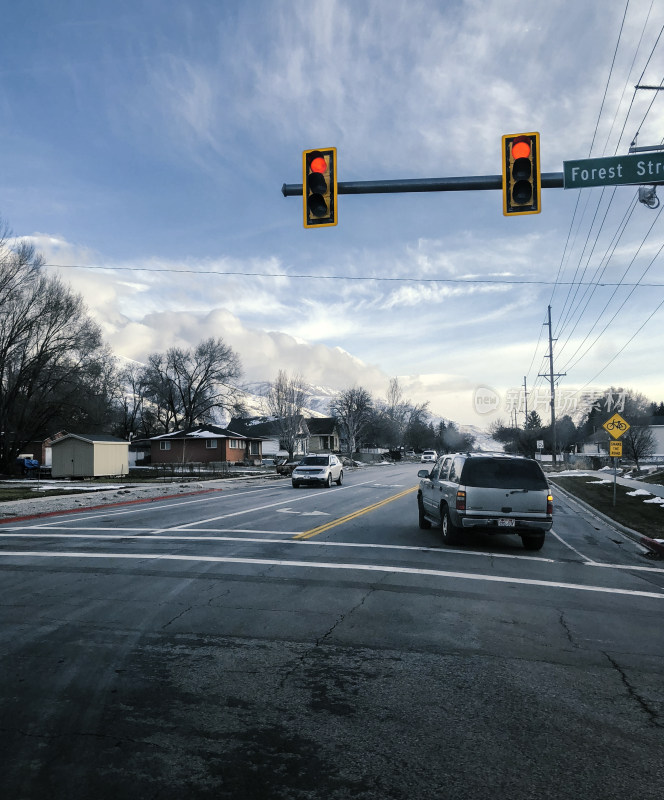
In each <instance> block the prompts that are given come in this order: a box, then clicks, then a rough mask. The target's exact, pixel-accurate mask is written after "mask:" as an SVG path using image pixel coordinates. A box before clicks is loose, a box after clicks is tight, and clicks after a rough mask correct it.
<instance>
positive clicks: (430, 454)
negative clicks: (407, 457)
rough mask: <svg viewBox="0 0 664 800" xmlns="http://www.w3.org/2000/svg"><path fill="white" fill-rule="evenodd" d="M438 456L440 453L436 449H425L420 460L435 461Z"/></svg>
mask: <svg viewBox="0 0 664 800" xmlns="http://www.w3.org/2000/svg"><path fill="white" fill-rule="evenodd" d="M437 458H438V453H437V452H436V451H435V450H423V451H422V458H421V459H420V461H421V462H422V463H423V464H424V462H425V461H435V460H436V459H437Z"/></svg>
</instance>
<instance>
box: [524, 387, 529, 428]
mask: <svg viewBox="0 0 664 800" xmlns="http://www.w3.org/2000/svg"><path fill="white" fill-rule="evenodd" d="M527 377H528V376H527V375H524V376H523V399H524V400H525V402H526V419H525V421H524V423H523V427H524V428H525V427H526V425H528V387H527V386H526V378H527Z"/></svg>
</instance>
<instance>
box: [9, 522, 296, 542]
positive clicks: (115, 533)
mask: <svg viewBox="0 0 664 800" xmlns="http://www.w3.org/2000/svg"><path fill="white" fill-rule="evenodd" d="M8 530H10V531H33V530H35V528H32V527H28V526H27V525H26V526H25V527H20V526H18V525H16V526H12V527H11V528H9V529H8ZM38 530H40V531H49V530H52V531H53V533H0V539H13V538H16V537H17V536H20V537H22V538H27V539H29V538H31V537H33V538H40V539H66V538H67V537H68V536H77V537H78V538H82V539H127V538H129V536H130V535H131V534H132V533H136V534H144V535H151V534H153V532H154V531H155V530H156V528H84V527H80V528H79V527H78V526H77V527H74V526H72V527H71V528H65V529H64V530H69V531H93V532H97V531H101V532H102V533H105V532H107V531H109V532H110V531H112V534H111V535H110V536H101V535H100V536H94V535H90V534H77V533H72V534H70V533H59V531H61V530H63V528H61V527H58V528H49V527H48V526H47V525H40V526H39V528H38ZM196 533H253V534H254V535H256V536H257V535H259V534H261V533H269V534H270V535H272V536H297V535H298V533H302V531H270V530H264V529H262V528H261V529H260V530H256V529H255V528H197V529H196ZM163 538H164V539H168V536H164V537H163ZM201 538H202V539H205V538H207V537H205V536H203V537H201Z"/></svg>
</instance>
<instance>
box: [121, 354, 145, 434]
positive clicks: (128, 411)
mask: <svg viewBox="0 0 664 800" xmlns="http://www.w3.org/2000/svg"><path fill="white" fill-rule="evenodd" d="M142 371H143V367H142V366H141V365H140V364H137V363H136V362H133V363H131V364H127V366H125V367H124V368H123V369H122V370H121V371H120V373H119V376H118V377H119V379H120V381H121V383H122V392H121V394H120V397H119V399H118V409H117V424H116V433H117V434H118V435H120V436H121V437H122V438H123V439H129V438H130V437H131V436H132V435H135V434H136V433H137V432H138V431H139V429H140V428H141V427H142V425H143V411H144V407H145V403H144V386H143V381H142V377H141V375H142ZM148 435H149V434H148Z"/></svg>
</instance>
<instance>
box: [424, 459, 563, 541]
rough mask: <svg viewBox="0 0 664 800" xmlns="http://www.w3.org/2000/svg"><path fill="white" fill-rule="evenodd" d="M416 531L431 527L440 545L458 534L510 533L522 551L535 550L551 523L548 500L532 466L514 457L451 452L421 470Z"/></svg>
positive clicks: (541, 475)
mask: <svg viewBox="0 0 664 800" xmlns="http://www.w3.org/2000/svg"><path fill="white" fill-rule="evenodd" d="M417 474H418V477H420V478H421V480H420V487H419V491H418V492H417V506H418V512H419V523H420V528H430V527H431V523H432V522H435V523H437V524H439V525H440V526H441V528H442V529H443V531H442V532H443V542H445V544H455V543H456V542H458V541H459V540H460V539H461V537H462V533H465V532H466V531H468V530H470V529H471V528H472V529H474V528H477V529H478V530H479V531H481V532H482V533H514V534H517V535H518V536H520V537H521V541H522V542H523V546H524V547H525V548H526V550H539V549H540V548H541V547H542V545H543V544H544V538H545V536H546V533H547V531H549V530H551V526H552V524H553V496H552V494H551V489H550V488H549V484H548V483H547V480H546V478H545V477H544V473H543V472H542V469H541V467H540V465H539V464H538V463H537V461H534V460H532V459H529V458H519V457H517V456H508V455H500V456H497V455H496V456H492V455H483V454H481V453H478V454H475V453H455V454H451V455H447V456H441V457H440V458H439V459H438V461H437V462H436V464H435V465H434V467H433V469H432V470H431V471H430V472H429V470H426V469H421V470H420V471H419V472H418V473H417Z"/></svg>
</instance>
